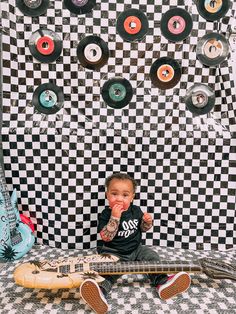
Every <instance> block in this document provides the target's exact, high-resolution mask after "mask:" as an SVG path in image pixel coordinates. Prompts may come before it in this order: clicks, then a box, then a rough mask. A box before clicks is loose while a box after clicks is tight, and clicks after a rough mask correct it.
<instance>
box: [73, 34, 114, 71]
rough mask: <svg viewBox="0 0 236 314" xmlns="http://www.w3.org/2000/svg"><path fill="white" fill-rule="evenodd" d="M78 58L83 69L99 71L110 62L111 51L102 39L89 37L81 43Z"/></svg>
mask: <svg viewBox="0 0 236 314" xmlns="http://www.w3.org/2000/svg"><path fill="white" fill-rule="evenodd" d="M77 56H78V59H79V61H80V63H81V64H82V66H83V67H85V68H88V69H90V70H99V69H100V68H101V67H103V66H104V65H105V64H106V63H107V61H108V58H109V49H108V46H107V43H106V42H105V41H104V40H103V39H102V38H100V37H98V36H87V37H85V38H83V39H82V40H81V41H80V42H79V44H78V47H77Z"/></svg>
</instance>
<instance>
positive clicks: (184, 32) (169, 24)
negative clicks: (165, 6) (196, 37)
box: [161, 8, 193, 42]
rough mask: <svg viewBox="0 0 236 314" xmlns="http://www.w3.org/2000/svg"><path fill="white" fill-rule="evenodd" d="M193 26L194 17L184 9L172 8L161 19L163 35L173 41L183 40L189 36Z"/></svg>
mask: <svg viewBox="0 0 236 314" xmlns="http://www.w3.org/2000/svg"><path fill="white" fill-rule="evenodd" d="M192 27H193V21H192V17H191V16H190V14H189V13H188V12H187V11H186V10H184V9H180V8H174V9H170V10H169V11H167V12H166V13H165V14H164V15H163V17H162V19H161V32H162V35H163V36H164V37H165V38H167V39H168V40H170V41H173V42H177V41H181V40H184V39H185V38H186V37H188V35H189V34H190V32H191V30H192Z"/></svg>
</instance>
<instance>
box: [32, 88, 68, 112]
mask: <svg viewBox="0 0 236 314" xmlns="http://www.w3.org/2000/svg"><path fill="white" fill-rule="evenodd" d="M63 102H64V95H63V92H62V90H61V88H60V87H58V86H57V85H55V84H53V83H45V84H42V85H40V86H38V87H37V88H36V90H35V91H34V94H33V100H32V103H33V105H34V106H35V108H36V109H37V110H38V111H39V112H41V113H45V114H54V113H56V112H58V111H59V110H60V109H61V108H62V106H63Z"/></svg>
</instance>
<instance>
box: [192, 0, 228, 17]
mask: <svg viewBox="0 0 236 314" xmlns="http://www.w3.org/2000/svg"><path fill="white" fill-rule="evenodd" d="M196 5H197V9H198V12H199V14H200V15H201V16H202V17H203V18H204V19H206V20H207V21H212V22H213V21H217V20H219V19H220V18H222V17H223V16H225V15H226V13H227V12H228V10H229V8H230V6H231V3H230V0H197V1H196Z"/></svg>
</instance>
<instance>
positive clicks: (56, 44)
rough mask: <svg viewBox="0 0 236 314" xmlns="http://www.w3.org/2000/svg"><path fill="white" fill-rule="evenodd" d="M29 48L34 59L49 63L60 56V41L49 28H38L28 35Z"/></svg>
mask: <svg viewBox="0 0 236 314" xmlns="http://www.w3.org/2000/svg"><path fill="white" fill-rule="evenodd" d="M29 49H30V52H31V54H32V55H33V56H34V57H35V59H37V60H38V61H40V62H43V63H50V62H53V61H55V60H56V59H57V58H58V57H59V56H60V54H61V51H62V41H61V39H60V37H59V35H58V34H57V33H55V32H53V31H51V30H50V29H39V30H37V31H36V32H34V33H33V34H32V35H31V36H30V39H29Z"/></svg>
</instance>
